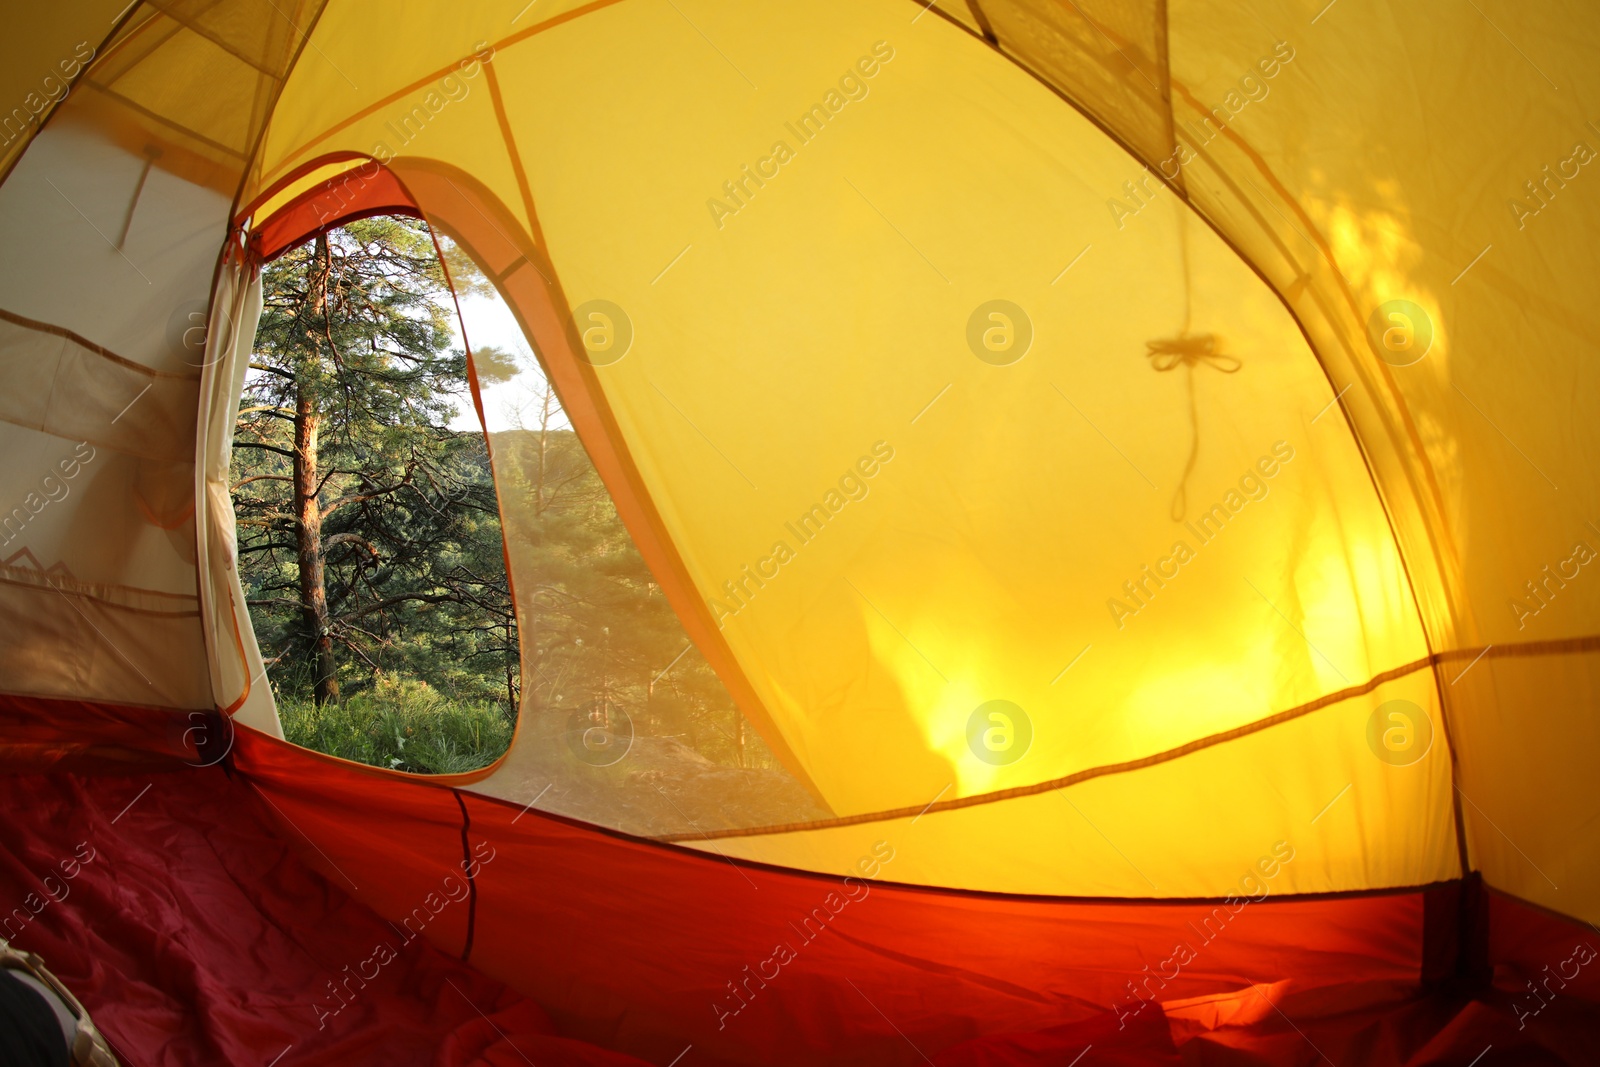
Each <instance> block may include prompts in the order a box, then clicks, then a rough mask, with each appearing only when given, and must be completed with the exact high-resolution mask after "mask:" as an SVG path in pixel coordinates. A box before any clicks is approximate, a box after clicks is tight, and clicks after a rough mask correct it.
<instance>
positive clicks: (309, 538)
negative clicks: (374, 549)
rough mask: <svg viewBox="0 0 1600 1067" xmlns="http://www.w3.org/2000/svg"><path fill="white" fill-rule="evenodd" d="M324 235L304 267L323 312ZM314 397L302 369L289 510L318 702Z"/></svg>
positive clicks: (326, 635) (321, 584) (329, 664)
mask: <svg viewBox="0 0 1600 1067" xmlns="http://www.w3.org/2000/svg"><path fill="white" fill-rule="evenodd" d="M326 241H327V238H326V237H318V238H317V254H316V255H314V256H313V257H312V259H311V266H310V269H309V270H308V271H307V279H306V280H307V282H308V285H307V294H306V299H307V300H308V301H309V302H310V303H311V305H312V308H311V310H312V312H313V314H317V313H320V314H322V315H326V314H327V296H328V274H327V267H326V266H325V264H326V263H327V252H326V248H325V243H326ZM319 421H320V420H319V417H318V415H317V408H316V402H315V399H314V397H313V396H312V395H311V393H310V391H309V383H308V382H306V381H305V380H304V375H301V376H300V377H299V378H298V379H297V381H296V385H295V396H294V513H295V523H296V526H297V527H298V529H299V538H298V541H297V544H296V548H297V557H298V562H299V565H300V613H301V615H302V616H303V617H304V619H305V624H306V629H307V630H308V631H309V632H310V634H311V648H312V652H313V657H312V658H313V662H314V663H315V664H316V671H317V678H316V686H315V688H314V690H313V695H314V697H315V699H316V702H317V705H318V706H319V707H320V706H321V705H323V704H326V703H327V702H328V701H330V700H337V699H338V698H339V676H338V665H337V664H336V663H335V662H334V658H333V636H332V630H331V629H330V628H329V626H328V587H327V579H326V575H325V573H324V570H323V560H322V504H321V502H320V501H318V499H317V425H318V422H319Z"/></svg>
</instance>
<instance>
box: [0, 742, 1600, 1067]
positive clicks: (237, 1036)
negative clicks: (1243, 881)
mask: <svg viewBox="0 0 1600 1067" xmlns="http://www.w3.org/2000/svg"><path fill="white" fill-rule="evenodd" d="M238 741H239V744H238V745H237V747H236V750H235V752H234V753H233V754H232V755H231V756H230V757H229V760H228V761H227V763H226V764H225V765H224V766H218V767H211V768H205V769H182V770H160V771H148V770H128V771H123V772H121V773H108V772H105V771H99V772H97V773H92V774H91V773H86V772H75V771H67V770H63V769H60V768H57V769H56V770H53V771H51V772H49V773H38V774H0V810H4V811H5V812H6V813H7V817H6V818H5V820H4V821H3V822H0V907H3V908H4V909H5V912H4V915H3V916H0V919H3V921H4V922H6V923H8V924H9V929H7V930H5V931H4V932H5V934H6V936H8V937H11V938H12V940H14V941H15V943H16V944H17V945H18V947H20V948H25V949H28V950H31V951H34V952H37V953H39V954H40V955H42V956H44V957H45V959H46V960H47V962H48V963H49V964H50V965H51V966H52V967H53V969H55V970H56V972H57V973H58V974H59V975H60V976H61V977H62V978H63V980H65V981H66V982H67V983H68V984H69V986H71V987H72V988H73V989H74V990H76V991H77V992H78V993H79V994H80V996H81V998H82V1000H83V1001H84V1003H85V1004H86V1005H87V1006H88V1007H89V1009H90V1010H91V1012H92V1013H93V1014H94V1016H95V1018H96V1020H97V1021H98V1022H99V1023H100V1025H101V1027H102V1029H103V1030H104V1031H105V1032H106V1033H107V1035H108V1036H109V1037H110V1039H111V1040H112V1042H113V1043H114V1044H115V1046H116V1048H117V1050H118V1052H119V1053H120V1054H121V1056H122V1059H123V1062H124V1063H125V1064H127V1065H129V1067H146V1065H151V1067H153V1065H174V1067H175V1065H179V1064H183V1065H190V1064H213V1063H230V1064H248V1065H253V1067H256V1065H258V1067H267V1065H274V1067H299V1065H320V1064H335V1063H339V1064H368V1063H370V1064H385V1065H390V1064H396V1065H398V1064H419V1065H420V1064H434V1065H465V1064H472V1063H485V1064H495V1065H501V1064H524V1063H528V1064H537V1065H538V1067H546V1065H551V1064H596V1065H599V1064H616V1065H621V1064H638V1063H640V1062H642V1061H641V1060H638V1059H634V1058H631V1057H630V1056H629V1055H624V1054H622V1053H618V1052H610V1051H605V1050H603V1049H601V1048H600V1047H598V1046H597V1045H596V1044H594V1043H589V1042H600V1043H603V1044H605V1045H607V1046H611V1047H617V1048H624V1049H627V1050H628V1051H629V1052H631V1053H633V1054H635V1055H642V1056H643V1057H645V1060H644V1061H643V1062H653V1063H657V1064H660V1065H662V1067H665V1065H666V1064H668V1063H669V1062H671V1061H672V1060H673V1058H674V1056H679V1057H681V1059H680V1060H679V1061H678V1064H677V1067H710V1065H713V1064H733V1063H747V1064H767V1063H785V1064H788V1063H850V1064H874V1065H877V1064H901V1063H904V1064H919V1063H924V1062H926V1063H930V1064H937V1065H938V1067H955V1065H964V1067H977V1065H1002V1064H1007V1065H1009V1064H1060V1065H1063V1067H1064V1065H1068V1064H1074V1063H1076V1064H1077V1067H1105V1065H1110V1064H1173V1065H1176V1064H1185V1065H1191V1067H1195V1065H1207V1067H1209V1065H1218V1067H1222V1065H1229V1067H1232V1065H1246V1064H1248V1065H1256V1067H1266V1065H1301V1064H1304V1065H1307V1067H1309V1065H1311V1064H1317V1063H1329V1064H1332V1065H1333V1067H1356V1065H1361V1067H1369V1065H1388V1064H1393V1065H1402V1064H1403V1065H1406V1067H1430V1065H1440V1067H1443V1065H1451V1067H1468V1065H1469V1064H1470V1065H1473V1067H1503V1065H1511V1064H1574V1065H1575V1064H1595V1063H1600V1007H1597V1004H1600V964H1596V963H1594V962H1591V961H1592V958H1593V954H1594V950H1595V948H1600V934H1596V932H1595V931H1593V930H1592V929H1589V928H1585V927H1580V926H1577V925H1575V924H1572V923H1568V922H1566V921H1564V920H1560V919H1556V918H1553V917H1550V916H1548V915H1545V914H1543V913H1540V912H1536V911H1534V910H1533V909H1531V908H1528V907H1526V906H1524V905H1521V904H1519V903H1517V902H1515V901H1511V900H1508V899H1505V898H1502V897H1498V896H1494V895H1492V894H1491V896H1490V907H1489V929H1490V939H1489V943H1488V950H1489V954H1490V956H1491V957H1492V958H1493V959H1494V961H1495V978H1494V984H1493V986H1490V987H1483V988H1480V989H1479V990H1478V991H1477V992H1476V993H1475V994H1473V995H1465V994H1451V993H1450V992H1448V988H1449V987H1448V986H1436V987H1432V988H1431V991H1427V992H1425V991H1424V990H1423V989H1422V987H1420V986H1419V984H1418V982H1417V980H1416V978H1417V968H1418V961H1419V960H1420V958H1421V956H1420V944H1421V941H1422V934H1421V930H1422V928H1423V927H1424V925H1425V923H1424V909H1423V906H1422V901H1423V898H1424V894H1423V893H1402V894H1390V895H1383V896H1369V897H1345V898H1337V899H1331V900H1267V901H1265V902H1263V903H1262V904H1260V905H1253V906H1252V910H1251V911H1250V912H1248V913H1246V917H1248V919H1249V923H1248V928H1247V924H1246V923H1244V922H1242V921H1241V922H1239V923H1237V924H1236V928H1235V929H1230V930H1229V931H1228V934H1227V936H1226V937H1224V938H1218V940H1217V943H1216V944H1215V945H1214V946H1211V947H1210V948H1208V949H1207V950H1206V957H1205V959H1204V960H1202V961H1200V962H1197V963H1196V964H1195V965H1194V966H1193V967H1191V968H1190V969H1189V971H1188V972H1186V973H1185V975H1184V977H1183V978H1182V979H1181V980H1175V981H1174V982H1173V983H1172V985H1171V987H1170V988H1167V989H1165V990H1164V991H1163V992H1162V994H1161V1003H1160V1004H1159V1005H1157V1004H1151V1005H1148V1006H1146V1007H1145V1008H1144V1009H1143V1010H1140V1011H1138V1012H1137V1013H1134V1012H1132V1011H1131V1006H1132V1005H1135V1004H1137V1001H1133V1000H1127V1002H1126V1003H1122V1011H1121V1013H1120V1014H1121V1017H1120V1018H1119V1013H1118V1012H1117V1011H1116V1010H1115V1007H1116V1005H1117V1004H1119V1003H1121V1002H1120V1001H1119V999H1118V997H1117V996H1116V992H1115V991H1116V990H1119V989H1121V988H1123V987H1124V985H1125V982H1124V980H1125V979H1127V978H1131V977H1138V976H1139V975H1140V973H1141V972H1140V968H1139V966H1130V961H1133V960H1144V961H1146V962H1148V963H1151V964H1156V963H1158V962H1159V960H1160V957H1161V956H1162V955H1165V954H1167V953H1169V952H1170V948H1165V947H1163V946H1169V945H1170V944H1171V941H1172V926H1171V923H1172V922H1173V921H1175V920H1176V919H1177V918H1178V917H1180V916H1181V915H1182V914H1183V913H1184V908H1182V907H1180V906H1178V905H1167V904H1147V905H1138V904H1133V903H1127V904H1120V903H1119V904H1090V903H1082V902H1072V901H1066V902H1063V901H1052V900H1045V899H1038V898H1009V897H997V896H985V895H981V894H966V893H951V892H941V891H932V890H923V889H914V888H910V887H901V886H894V885H891V884H888V883H887V882H885V883H882V884H878V885H874V886H873V887H872V891H871V897H870V901H871V903H870V904H869V903H865V902H863V903H862V904H861V905H860V906H859V907H857V908H856V911H857V912H858V913H859V914H854V915H852V914H851V913H849V912H848V911H846V912H844V913H841V914H840V916H839V920H840V921H839V922H837V924H836V925H835V926H833V927H830V928H829V929H827V930H826V931H824V932H822V933H821V934H820V935H819V936H818V937H817V939H816V940H815V942H814V943H805V944H802V946H801V948H800V952H799V955H798V958H797V959H795V960H794V961H793V962H791V963H789V964H787V965H785V966H784V968H783V975H782V977H779V978H774V979H773V980H772V982H771V984H770V987H769V986H768V985H767V984H765V983H759V982H758V983H757V984H756V985H750V984H749V979H748V977H745V975H744V972H743V971H742V969H741V967H740V966H739V965H738V963H739V962H743V963H750V964H756V963H758V962H759V961H761V960H762V958H763V956H764V955H766V953H767V952H770V951H771V950H770V949H767V950H766V952H763V951H761V950H760V948H759V947H758V946H761V945H768V944H770V942H771V941H772V940H773V936H772V931H773V929H774V928H775V927H776V928H779V929H781V928H782V927H783V926H784V923H783V922H782V921H779V920H780V917H781V916H782V915H785V914H787V915H794V916H804V915H805V914H806V912H807V908H808V907H809V905H810V904H812V903H816V901H815V900H813V898H819V899H820V898H821V897H822V896H823V894H824V893H825V892H826V891H827V890H828V887H829V885H830V884H831V885H834V886H837V885H838V880H837V879H829V878H825V877H822V876H812V875H804V874H798V873H795V872H787V871H780V870H776V869H773V868H767V867H762V866H759V865H743V864H741V865H734V864H732V863H729V862H725V861H724V860H722V859H720V858H718V857H716V856H714V855H713V856H709V857H708V856H701V855H697V854H693V853H688V852H685V851H684V850H681V849H674V848H668V847H663V846H659V845H655V844H650V843H646V842H640V841H636V840H632V839H629V838H625V837H622V836H620V835H616V834H608V833H605V832H603V831H598V830H594V829H592V828H588V827H583V826H579V825H576V824H573V823H570V822H567V821H565V820H560V819H555V818H551V817H549V816H544V815H540V814H539V813H538V812H531V813H526V816H525V817H524V816H523V813H521V812H520V811H519V809H518V808H517V807H516V806H514V805H504V804H500V803H498V802H495V801H491V800H488V799H486V798H482V797H478V796H475V795H472V794H465V793H457V792H456V791H454V790H451V789H448V788H441V787H438V786H434V785H428V784H423V783H418V782H412V781H407V780H403V779H400V778H397V777H393V776H384V775H378V774H375V773H369V772H366V771H363V770H361V769H359V768H355V767H351V766H348V765H341V764H337V763H335V762H333V761H329V760H326V759H324V758H322V757H318V756H315V755H313V754H308V753H304V752H301V751H299V750H296V749H293V748H291V747H289V746H286V745H283V744H282V743H280V742H275V741H271V740H269V739H266V738H263V737H260V736H259V735H249V734H248V733H246V732H243V731H241V735H240V737H239V739H238ZM451 850H453V851H451ZM441 851H442V852H448V853H449V857H450V858H449V861H448V862H447V861H446V860H445V859H442V858H440V856H438V855H434V853H438V852H441ZM463 855H466V856H468V857H471V856H473V855H476V856H477V857H478V858H479V860H480V861H481V862H480V863H479V864H477V865H476V869H475V870H474V874H475V875H476V878H475V881H474V883H473V884H472V885H471V886H470V887H468V886H465V883H463V882H462V881H461V880H460V879H459V878H458V879H456V880H454V881H453V882H441V881H440V878H439V871H441V870H443V871H445V872H446V873H448V871H449V869H450V868H451V865H452V864H455V865H459V864H460V863H461V862H462V859H461V858H462V857H463ZM418 857H421V858H418ZM467 862H468V863H469V865H471V860H470V858H469V859H468V860H467ZM456 869H457V870H459V866H457V867H456ZM351 879H354V880H355V881H351ZM345 882H349V885H350V886H359V888H357V889H351V890H350V892H349V893H347V889H348V888H349V887H348V886H345V885H344V883H345ZM430 883H431V884H433V885H435V886H436V887H439V891H438V892H431V891H428V890H426V889H425V886H426V884H430ZM458 889H459V892H458ZM1453 891H1454V890H1453V888H1452V887H1445V888H1444V889H1443V890H1440V889H1436V890H1434V891H1433V892H1434V894H1435V895H1438V894H1440V893H1450V892H1453ZM350 893H355V894H357V895H359V896H361V897H362V898H363V899H365V900H368V901H371V902H373V903H374V904H375V905H376V906H377V907H379V908H380V909H381V910H383V911H384V912H386V913H387V914H389V915H392V916H395V917H396V918H397V919H398V923H391V922H388V921H386V920H385V919H384V918H381V917H380V916H379V915H378V914H377V913H376V912H374V911H373V910H371V908H369V907H368V906H366V905H365V904H363V903H359V902H357V901H356V900H354V899H352V896H351V895H350ZM397 900H402V901H413V900H415V901H426V902H427V907H429V908H432V909H433V910H432V911H431V912H430V911H423V912H420V913H419V912H418V911H416V910H414V909H413V910H412V911H411V912H410V914H411V915H419V914H420V915H421V916H422V918H419V919H416V920H412V919H410V918H408V917H407V909H408V906H409V905H400V904H395V903H393V902H394V901H397ZM1197 909H1198V910H1200V911H1202V912H1203V911H1204V906H1200V905H1189V906H1188V908H1187V913H1188V914H1191V915H1192V914H1194V913H1195V912H1196V910H1197ZM586 912H587V921H586V919H585V914H586ZM429 917H431V918H432V921H431V923H430V924H429V925H428V926H427V928H426V930H425V931H423V933H424V935H425V936H416V935H415V934H414V933H413V932H412V931H413V928H414V927H416V925H417V924H418V923H421V922H422V921H423V920H424V919H428V918H429ZM845 920H854V922H853V926H852V923H850V922H847V921H845ZM1095 931H1100V933H1099V934H1098V935H1097V934H1096V933H1095ZM430 940H431V941H432V943H431V944H430ZM1583 946H1589V947H1588V948H1587V949H1585V948H1584V947H1583ZM980 950H981V951H980ZM462 956H467V957H469V958H470V959H471V963H467V962H463V961H462V959H461V957H462ZM980 956H981V957H982V959H983V960H984V961H986V962H984V963H983V964H982V966H980V965H979V962H978V959H979V957H980ZM736 961H738V962H736ZM1191 972H1192V973H1191ZM488 973H493V974H499V975H501V976H502V977H505V978H507V979H511V980H514V981H515V982H516V984H517V985H518V986H519V987H521V988H522V989H523V990H524V991H525V992H526V993H528V994H532V995H534V996H536V997H537V998H538V1001H539V1002H540V1003H539V1004H536V1003H535V1001H534V1000H533V999H530V997H529V996H527V995H524V993H519V992H516V991H514V990H513V989H511V988H510V987H509V986H508V985H506V984H503V983H502V982H501V981H497V980H495V979H494V978H490V977H487V974H488ZM769 973H770V972H769ZM1271 974H1277V975H1279V976H1280V978H1279V979H1277V980H1270V979H1268V978H1265V977H1263V976H1266V975H1271ZM791 975H792V977H791ZM1230 975H1232V976H1233V977H1232V978H1231V979H1230V978H1229V976H1230ZM1241 976H1246V977H1241ZM1563 976H1565V977H1563ZM723 978H727V979H730V980H731V979H735V978H741V979H743V981H744V983H745V985H744V988H745V989H746V990H749V991H751V992H750V997H751V999H750V1000H749V1002H748V1003H745V1002H744V1001H743V1000H738V1001H736V1000H733V999H732V997H731V996H728V994H727V993H726V992H724V996H725V997H726V998H727V1000H726V1003H727V1004H743V1005H744V1006H743V1007H742V1008H741V1010H740V1012H739V1013H738V1016H737V1017H735V1016H727V1017H725V1018H721V1020H720V1021H721V1022H722V1024H723V1025H721V1026H719V1025H717V1024H718V1021H719V1016H718V1015H717V1014H716V1013H717V1009H716V1008H715V1007H713V1006H712V1001H711V998H712V997H713V996H714V995H715V991H716V989H717V987H720V986H722V985H723V984H724V983H723V981H722V979H723ZM1185 982H1189V983H1192V984H1190V985H1187V986H1186V985H1184V983H1185ZM1533 985H1537V988H1538V991H1539V992H1538V993H1537V994H1536V993H1535V992H1534V991H1533ZM1047 987H1048V988H1049V989H1050V991H1051V992H1050V994H1049V995H1045V994H1044V993H1043V992H1041V990H1044V989H1046V988H1047ZM1064 987H1071V989H1072V994H1071V995H1067V994H1063V993H1062V992H1061V990H1062V989H1063V988H1064ZM1219 990H1220V991H1219ZM540 1004H542V1005H543V1007H541V1006H540ZM552 1020H553V1021H552ZM563 1034H564V1035H566V1036H560V1035H563ZM1085 1050H1087V1051H1085ZM1080 1057H1081V1059H1080Z"/></svg>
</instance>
